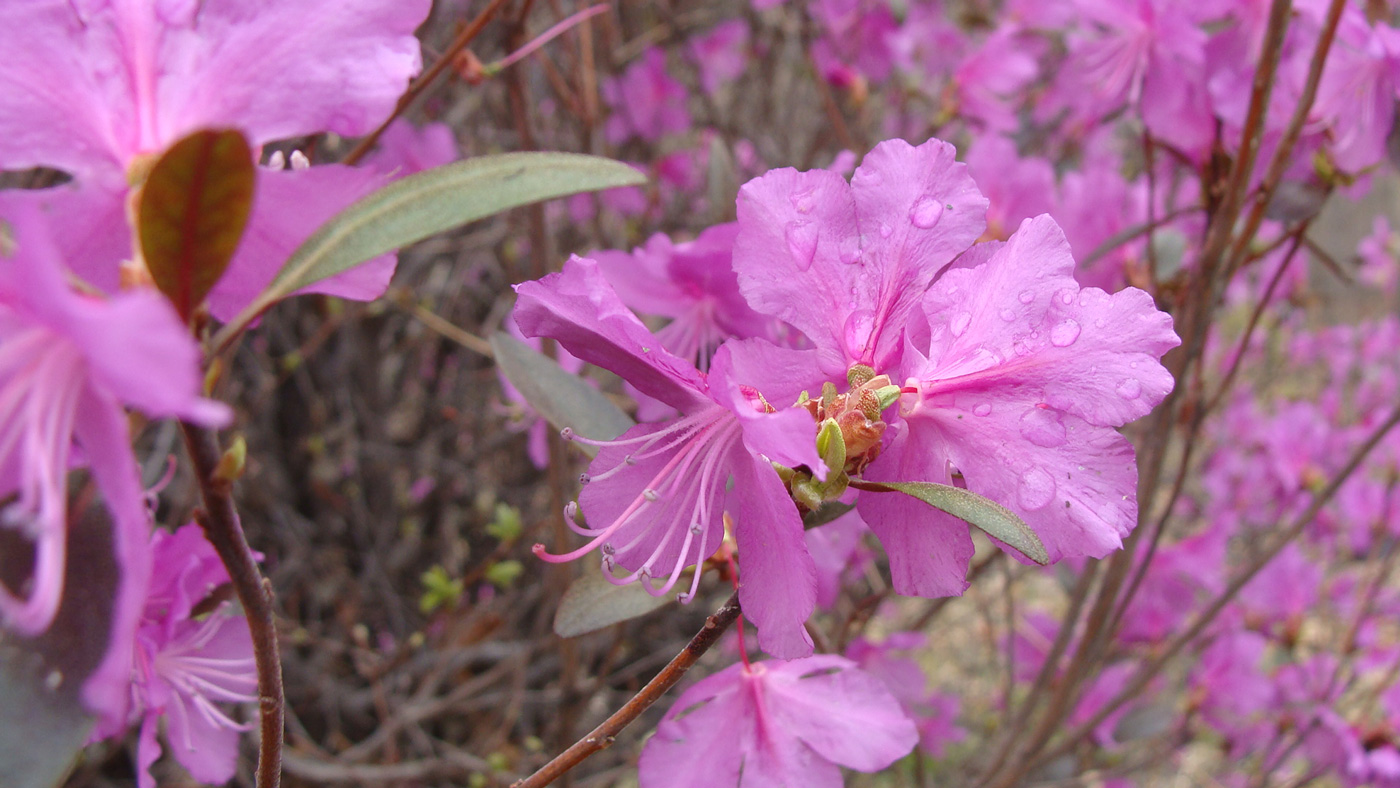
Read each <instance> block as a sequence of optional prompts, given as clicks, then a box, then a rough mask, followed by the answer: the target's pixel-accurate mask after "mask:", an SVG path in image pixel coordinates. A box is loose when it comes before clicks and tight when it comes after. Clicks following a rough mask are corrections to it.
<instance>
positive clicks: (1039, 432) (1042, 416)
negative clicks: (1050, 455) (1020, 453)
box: [1021, 408, 1066, 449]
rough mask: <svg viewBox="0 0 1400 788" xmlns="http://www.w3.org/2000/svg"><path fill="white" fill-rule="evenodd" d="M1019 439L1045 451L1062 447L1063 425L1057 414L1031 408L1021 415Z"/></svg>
mask: <svg viewBox="0 0 1400 788" xmlns="http://www.w3.org/2000/svg"><path fill="white" fill-rule="evenodd" d="M1021 437H1023V438H1025V439H1026V440H1028V441H1030V442H1031V443H1034V444H1035V445H1037V446H1042V447H1044V448H1047V449H1053V448H1055V447H1056V446H1063V445H1064V443H1065V439H1066V432H1065V425H1064V422H1063V421H1062V420H1061V416H1060V414H1059V413H1058V412H1056V411H1053V410H1050V409H1049V408H1031V409H1029V410H1027V411H1026V412H1025V413H1023V414H1021Z"/></svg>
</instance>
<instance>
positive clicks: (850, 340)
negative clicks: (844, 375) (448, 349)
mask: <svg viewBox="0 0 1400 788" xmlns="http://www.w3.org/2000/svg"><path fill="white" fill-rule="evenodd" d="M874 331H875V313H874V312H871V311H870V310H869V309H861V310H859V311H856V312H852V313H851V316H850V317H848V318H846V325H845V327H844V330H843V332H842V333H843V338H844V339H845V341H846V351H847V352H848V353H850V354H851V355H852V356H860V355H861V354H862V353H864V351H865V347H866V345H868V344H870V335H871V333H873V332H874Z"/></svg>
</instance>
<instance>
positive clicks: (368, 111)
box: [0, 0, 430, 317]
mask: <svg viewBox="0 0 1400 788" xmlns="http://www.w3.org/2000/svg"><path fill="white" fill-rule="evenodd" d="M429 6H430V3H429V2H428V1H427V0H407V1H395V2H384V0H351V1H350V2H336V3H312V4H308V3H296V4H280V3H259V4H256V5H255V6H251V7H250V6H249V4H248V3H246V2H242V1H241V0H207V1H206V2H199V3H195V2H155V0H106V1H105V2H104V1H102V0H98V1H97V2H85V3H69V2H67V1H66V0H35V1H34V2H24V3H6V4H4V5H0V51H3V52H5V55H6V56H5V58H4V59H3V62H0V170H5V169H25V168H29V167H53V168H57V169H61V170H63V171H65V172H67V173H69V174H70V175H72V176H73V177H74V179H75V183H73V184H71V185H69V186H62V187H57V188H55V189H49V190H45V191H42V192H29V193H22V194H21V193H15V192H10V193H7V194H6V201H11V202H12V201H15V200H21V199H33V200H39V201H42V202H43V203H45V204H47V205H49V206H50V208H51V211H50V212H51V214H52V216H53V218H54V220H55V221H58V222H62V223H63V225H64V227H63V232H61V233H60V234H59V235H60V244H61V245H62V246H63V248H64V250H65V252H67V253H68V259H69V260H70V261H71V262H72V265H73V266H74V269H75V271H76V273H78V274H79V275H81V276H83V277H84V278H86V279H87V280H88V281H90V282H91V283H93V284H95V285H97V286H98V287H100V288H102V289H104V290H108V291H109V292H113V291H115V289H116V287H117V282H118V264H119V262H120V261H121V260H123V259H126V258H128V257H130V256H131V250H132V243H131V235H130V230H129V229H128V227H127V192H128V189H129V186H128V184H129V183H131V182H133V181H134V182H139V180H140V178H141V177H142V176H143V175H144V173H143V168H144V167H145V166H146V161H147V160H148V159H149V157H151V156H154V155H158V154H159V153H160V152H161V151H163V150H164V149H165V148H166V147H168V146H169V145H170V144H172V143H173V142H175V141H176V140H178V139H179V138H181V137H183V136H184V135H186V134H188V133H190V132H192V131H195V130H197V129H201V128H211V127H232V128H237V129H239V130H241V131H243V132H244V134H245V135H246V136H247V137H248V138H249V141H250V142H251V143H252V144H253V145H255V146H260V145H262V144H264V143H267V142H270V141H272V140H277V139H285V138H289V137H297V136H302V135H308V134H315V133H318V132H321V131H330V132H334V133H336V134H340V135H343V136H356V135H361V134H365V133H367V132H369V131H370V130H371V129H373V128H374V126H375V125H376V124H378V123H379V122H380V121H381V120H382V119H383V118H385V117H387V116H388V114H389V112H390V111H391V110H392V109H393V107H394V104H395V102H396V101H397V99H398V97H399V95H400V94H401V93H402V92H403V89H404V87H405V86H406V85H407V82H408V79H409V77H411V76H412V75H413V74H415V73H416V72H417V71H418V68H419V65H420V54H419V45H418V41H417V39H415V38H414V37H413V31H414V28H416V27H417V26H418V24H419V23H420V22H422V20H423V18H424V17H425V16H426V15H427V12H428V9H429ZM307 18H315V19H316V20H317V22H316V24H313V25H308V24H305V19H307ZM380 182H381V177H380V176H379V175H377V173H375V172H374V171H373V170H369V169H366V170H356V169H352V168H348V167H341V166H327V167H315V168H312V169H310V170H306V171H304V172H298V173H275V172H270V171H261V172H260V173H259V177H258V184H257V188H256V191H255V197H254V204H253V211H252V215H251V218H250V220H249V226H248V230H247V234H246V237H245V239H244V242H243V244H242V245H241V246H240V248H239V251H238V252H237V254H236V255H235V257H234V259H233V261H232V262H231V263H230V265H229V268H228V270H227V272H226V273H225V276H224V278H223V280H221V282H220V283H219V285H218V286H217V287H216V288H215V290H214V291H213V292H212V293H211V294H210V301H209V303H210V306H211V309H212V310H213V312H214V314H215V315H216V316H220V317H228V316H231V314H232V313H234V312H236V311H237V310H238V309H239V308H240V307H241V306H242V305H243V304H244V303H245V302H246V299H247V298H248V293H253V294H256V293H257V292H259V291H261V290H262V288H263V287H264V286H265V285H266V284H267V283H268V281H270V280H271V278H272V276H273V275H274V274H275V272H276V271H277V269H278V268H279V267H280V266H281V264H282V263H283V261H284V260H285V259H286V253H287V252H289V251H290V250H291V249H294V248H295V247H296V246H298V245H299V244H300V243H301V241H302V240H304V239H305V238H306V237H308V236H309V235H310V234H311V233H312V232H313V231H314V230H315V229H316V227H317V226H318V225H319V224H320V223H321V222H322V221H324V220H325V219H326V218H328V217H329V216H331V215H332V214H334V213H335V212H336V211H338V210H339V209H340V208H342V207H344V206H346V205H348V204H349V203H350V202H351V201H353V200H354V199H356V198H357V197H359V196H361V195H363V194H365V193H367V192H368V191H370V190H371V189H373V188H374V187H375V186H376V185H378V184H379V183H380ZM392 272H393V258H392V256H384V257H382V258H378V259H377V261H376V262H374V263H371V264H369V265H368V267H364V266H362V267H361V268H358V269H355V270H354V271H352V272H350V274H349V275H346V276H343V277H336V278H333V279H331V280H327V281H325V282H322V283H320V284H319V285H317V286H316V287H315V288H314V289H315V290H316V291H317V292H325V293H331V294H334V295H343V296H347V297H358V298H372V297H374V296H377V295H378V294H379V293H380V292H382V291H383V289H384V287H385V286H386V285H387V284H388V280H389V276H390V275H391V274H392Z"/></svg>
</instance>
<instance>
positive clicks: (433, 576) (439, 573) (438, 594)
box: [418, 564, 465, 616]
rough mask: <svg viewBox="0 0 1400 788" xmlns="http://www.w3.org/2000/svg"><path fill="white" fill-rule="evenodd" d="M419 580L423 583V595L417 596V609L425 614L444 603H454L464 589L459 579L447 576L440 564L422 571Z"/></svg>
mask: <svg viewBox="0 0 1400 788" xmlns="http://www.w3.org/2000/svg"><path fill="white" fill-rule="evenodd" d="M419 581H420V582H421V583H422V584H423V595H422V596H420V597H419V598H418V610H419V611H420V612H421V613H422V614H423V615H425V616H426V615H430V614H432V613H433V612H434V611H435V610H437V609H438V608H440V607H443V606H444V605H447V606H452V605H456V604H457V600H458V599H461V597H462V592H463V591H464V590H465V589H464V586H463V584H462V581H461V579H460V578H458V579H453V578H452V577H450V576H448V574H447V570H446V569H444V568H443V567H442V565H441V564H438V565H436V566H434V567H433V568H432V569H429V570H428V571H426V572H424V573H423V574H422V575H421V576H420V577H419Z"/></svg>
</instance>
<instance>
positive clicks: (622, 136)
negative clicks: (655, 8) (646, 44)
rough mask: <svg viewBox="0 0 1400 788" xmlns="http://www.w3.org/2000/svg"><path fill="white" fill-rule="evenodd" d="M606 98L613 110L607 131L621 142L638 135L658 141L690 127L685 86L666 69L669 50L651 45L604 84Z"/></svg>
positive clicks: (641, 137)
mask: <svg viewBox="0 0 1400 788" xmlns="http://www.w3.org/2000/svg"><path fill="white" fill-rule="evenodd" d="M601 90H602V93H603V101H605V102H607V105H608V107H609V108H611V110H612V116H611V117H610V118H608V123H607V127H606V129H605V133H606V134H607V138H608V142H610V143H612V144H613V145H621V144H622V143H624V142H627V141H628V140H629V139H632V138H633V137H636V138H638V139H640V140H642V141H644V142H655V141H657V140H659V139H661V138H662V137H663V136H665V135H667V134H679V133H680V132H683V131H686V130H688V129H689V128H690V110H688V109H686V106H685V103H686V99H687V97H688V96H687V94H686V90H685V86H684V85H682V84H681V83H679V82H677V81H676V80H675V78H674V77H672V76H671V75H670V73H669V72H668V71H667V70H666V53H665V51H663V50H661V49H659V48H657V47H650V48H648V49H647V50H646V51H645V52H643V53H642V56H641V57H640V58H639V59H638V60H637V62H635V63H633V64H632V65H631V66H628V68H627V70H626V71H624V72H623V73H622V74H621V75H620V76H618V77H614V78H613V79H609V80H606V81H604V82H603V84H602V88H601Z"/></svg>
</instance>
